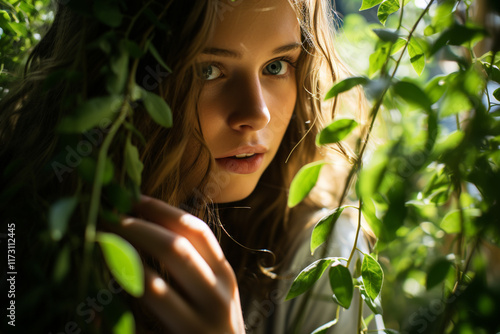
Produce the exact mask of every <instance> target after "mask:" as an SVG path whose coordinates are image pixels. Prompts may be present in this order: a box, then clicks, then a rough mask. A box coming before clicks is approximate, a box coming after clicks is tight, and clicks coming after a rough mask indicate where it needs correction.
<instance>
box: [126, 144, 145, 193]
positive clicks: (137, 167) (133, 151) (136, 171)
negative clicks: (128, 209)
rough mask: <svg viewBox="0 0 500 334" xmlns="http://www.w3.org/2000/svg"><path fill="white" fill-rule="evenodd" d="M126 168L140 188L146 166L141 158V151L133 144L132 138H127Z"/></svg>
mask: <svg viewBox="0 0 500 334" xmlns="http://www.w3.org/2000/svg"><path fill="white" fill-rule="evenodd" d="M125 168H126V170H127V174H128V176H130V178H131V179H132V181H133V182H134V183H135V184H137V185H138V186H140V185H141V173H142V170H143V168H144V165H143V164H142V161H141V159H140V158H139V150H137V147H136V146H134V145H133V144H132V141H131V140H130V138H127V142H126V144H125Z"/></svg>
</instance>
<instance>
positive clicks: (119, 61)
mask: <svg viewBox="0 0 500 334" xmlns="http://www.w3.org/2000/svg"><path fill="white" fill-rule="evenodd" d="M128 63H129V57H128V55H127V53H125V52H122V53H121V54H120V56H118V57H113V58H112V60H111V71H112V72H113V74H112V75H109V76H108V78H107V85H106V88H107V89H108V92H110V93H111V94H116V95H118V94H121V93H123V91H124V89H125V84H126V82H127V77H128Z"/></svg>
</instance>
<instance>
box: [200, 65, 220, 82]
mask: <svg viewBox="0 0 500 334" xmlns="http://www.w3.org/2000/svg"><path fill="white" fill-rule="evenodd" d="M221 75H222V73H221V70H220V69H219V68H218V67H217V66H215V65H208V66H205V67H204V68H203V71H202V78H203V79H204V80H214V79H217V78H218V77H220V76H221Z"/></svg>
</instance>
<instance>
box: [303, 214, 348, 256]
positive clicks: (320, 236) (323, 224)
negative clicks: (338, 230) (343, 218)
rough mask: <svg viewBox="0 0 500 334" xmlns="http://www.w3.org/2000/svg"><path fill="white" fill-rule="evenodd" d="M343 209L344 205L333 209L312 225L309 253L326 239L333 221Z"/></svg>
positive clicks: (335, 220)
mask: <svg viewBox="0 0 500 334" xmlns="http://www.w3.org/2000/svg"><path fill="white" fill-rule="evenodd" d="M344 209H345V206H343V207H340V208H337V209H335V210H333V212H332V213H330V214H329V215H328V216H326V217H323V218H321V219H320V220H319V221H318V223H317V224H316V226H314V229H313V231H312V235H311V254H313V253H314V251H315V250H316V248H318V247H319V246H320V245H322V244H323V243H324V242H325V241H326V239H327V238H328V235H329V234H330V233H331V232H332V230H333V227H334V226H335V223H336V222H337V220H338V219H339V217H340V215H341V214H342V211H344Z"/></svg>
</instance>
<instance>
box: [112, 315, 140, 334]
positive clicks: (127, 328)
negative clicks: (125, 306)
mask: <svg viewBox="0 0 500 334" xmlns="http://www.w3.org/2000/svg"><path fill="white" fill-rule="evenodd" d="M113 334H135V319H134V315H133V314H132V312H130V311H127V312H125V313H123V314H122V316H121V317H120V319H119V320H118V322H117V323H116V324H115V326H114V327H113Z"/></svg>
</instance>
